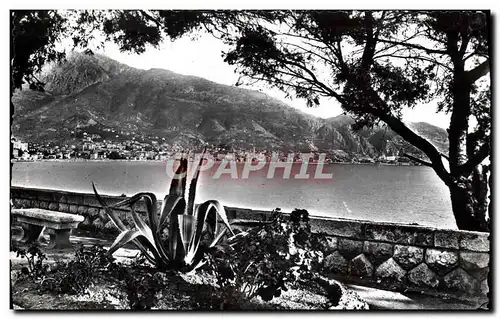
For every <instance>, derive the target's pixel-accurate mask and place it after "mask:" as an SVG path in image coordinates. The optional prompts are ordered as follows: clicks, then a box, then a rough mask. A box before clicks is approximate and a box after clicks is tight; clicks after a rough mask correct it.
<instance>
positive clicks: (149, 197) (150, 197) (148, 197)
mask: <svg viewBox="0 0 500 319" xmlns="http://www.w3.org/2000/svg"><path fill="white" fill-rule="evenodd" d="M141 199H144V200H145V202H146V206H150V205H151V206H153V205H154V204H155V203H156V195H155V194H153V193H150V192H140V193H137V194H135V195H133V196H132V197H130V198H126V199H124V200H122V201H119V202H118V203H114V204H113V205H109V207H112V208H115V207H123V206H131V205H134V204H136V203H137V202H138V201H140V200H141Z"/></svg>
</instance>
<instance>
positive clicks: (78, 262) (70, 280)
mask: <svg viewBox="0 0 500 319" xmlns="http://www.w3.org/2000/svg"><path fill="white" fill-rule="evenodd" d="M113 264H114V260H113V257H112V256H110V255H109V254H107V252H106V250H105V249H104V248H103V247H101V246H98V245H95V246H92V247H90V248H86V247H81V248H80V249H79V250H77V251H76V253H75V256H74V258H73V259H72V260H70V261H69V262H66V263H59V264H58V265H57V266H56V267H55V268H54V269H53V270H52V271H51V272H50V274H48V275H47V277H46V278H44V279H43V280H42V282H41V290H42V291H50V292H55V293H68V294H77V293H80V292H83V291H85V289H87V288H88V287H89V286H90V285H91V284H92V283H93V281H94V278H95V277H96V276H97V275H98V273H99V272H100V271H103V270H106V269H112V265H113Z"/></svg>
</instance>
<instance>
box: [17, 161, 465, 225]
mask: <svg viewBox="0 0 500 319" xmlns="http://www.w3.org/2000/svg"><path fill="white" fill-rule="evenodd" d="M299 169H300V164H297V165H295V164H294V166H293V168H292V173H291V176H290V178H289V179H284V178H283V171H284V170H283V169H280V168H278V169H277V170H276V172H275V174H274V178H268V177H267V174H268V170H269V165H266V166H264V167H263V168H262V169H260V170H258V171H255V172H250V175H249V177H248V178H246V179H245V178H242V170H243V165H238V166H237V175H238V176H237V178H232V177H231V175H230V174H222V175H221V176H220V178H215V175H216V170H217V167H216V166H213V167H212V168H211V169H209V170H207V171H204V172H203V173H202V174H201V177H200V182H199V184H198V193H197V200H196V201H197V202H202V201H205V200H208V199H217V200H219V201H221V202H222V203H223V204H224V205H227V206H237V207H244V208H252V209H262V210H271V209H273V208H276V207H280V208H281V209H282V210H284V211H285V212H289V211H291V210H292V209H294V208H305V209H307V210H308V211H309V213H310V214H312V215H319V216H331V217H340V218H350V219H362V220H372V221H380V222H395V223H407V224H410V223H417V224H419V225H426V226H432V227H438V228H448V229H456V228H457V227H456V224H455V221H454V218H453V214H452V211H451V203H450V199H449V193H448V189H447V187H446V186H445V185H444V183H443V182H442V181H441V180H440V179H439V178H438V177H437V176H436V174H435V173H434V171H433V170H432V169H431V168H429V167H424V166H384V165H350V164H326V165H325V167H324V168H323V173H331V174H332V176H333V178H332V179H322V180H319V179H315V178H314V173H315V170H316V167H315V165H313V164H309V167H308V170H307V173H309V175H310V176H311V177H310V178H308V179H296V178H293V177H294V176H295V175H296V174H297V173H298V171H299ZM233 177H235V176H233ZM92 182H94V183H95V184H96V187H97V189H98V191H99V192H100V193H103V194H109V195H121V194H125V195H132V194H134V193H137V192H139V191H148V192H153V193H155V194H156V195H157V196H158V197H159V198H163V196H164V195H165V194H166V193H167V192H168V186H169V184H170V177H169V176H168V174H167V173H166V164H165V162H158V161H147V162H139V161H82V162H77V161H74V162H72V161H41V162H17V163H14V165H13V168H12V180H11V184H12V185H13V186H24V187H33V188H45V189H57V190H66V191H77V192H85V193H91V192H92Z"/></svg>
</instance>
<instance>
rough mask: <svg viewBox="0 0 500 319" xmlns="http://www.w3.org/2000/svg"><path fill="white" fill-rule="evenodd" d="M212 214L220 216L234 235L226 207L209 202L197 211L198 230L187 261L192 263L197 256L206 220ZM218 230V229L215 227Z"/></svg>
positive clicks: (215, 202) (216, 202) (212, 201)
mask: <svg viewBox="0 0 500 319" xmlns="http://www.w3.org/2000/svg"><path fill="white" fill-rule="evenodd" d="M210 214H216V215H217V214H218V215H219V216H220V217H221V219H222V221H223V222H224V223H225V225H226V227H227V229H229V231H230V232H231V234H233V235H234V233H233V231H232V230H231V227H230V226H229V221H228V219H227V215H226V211H225V209H224V206H222V205H221V204H220V203H219V202H218V201H215V200H209V201H206V202H204V203H203V204H201V205H200V206H198V209H197V210H196V214H195V216H196V229H195V234H194V236H193V239H192V241H191V244H190V245H189V251H188V255H187V256H186V259H187V260H188V261H190V260H191V259H192V258H194V256H195V255H196V253H197V251H198V247H199V245H200V241H201V237H202V234H203V226H204V224H205V223H206V219H207V217H208V215H210ZM215 220H216V217H215ZM214 228H216V227H214Z"/></svg>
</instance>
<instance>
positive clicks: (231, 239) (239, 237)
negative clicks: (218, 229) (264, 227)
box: [227, 231, 250, 247]
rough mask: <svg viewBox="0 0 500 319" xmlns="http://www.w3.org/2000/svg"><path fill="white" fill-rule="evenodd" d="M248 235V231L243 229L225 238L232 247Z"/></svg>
mask: <svg viewBox="0 0 500 319" xmlns="http://www.w3.org/2000/svg"><path fill="white" fill-rule="evenodd" d="M248 235H250V233H249V232H246V231H243V232H241V233H237V234H236V235H234V236H231V237H229V238H228V239H227V243H228V244H229V246H230V247H234V246H235V245H237V244H238V243H239V242H240V240H242V239H243V238H245V237H247V236H248Z"/></svg>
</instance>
